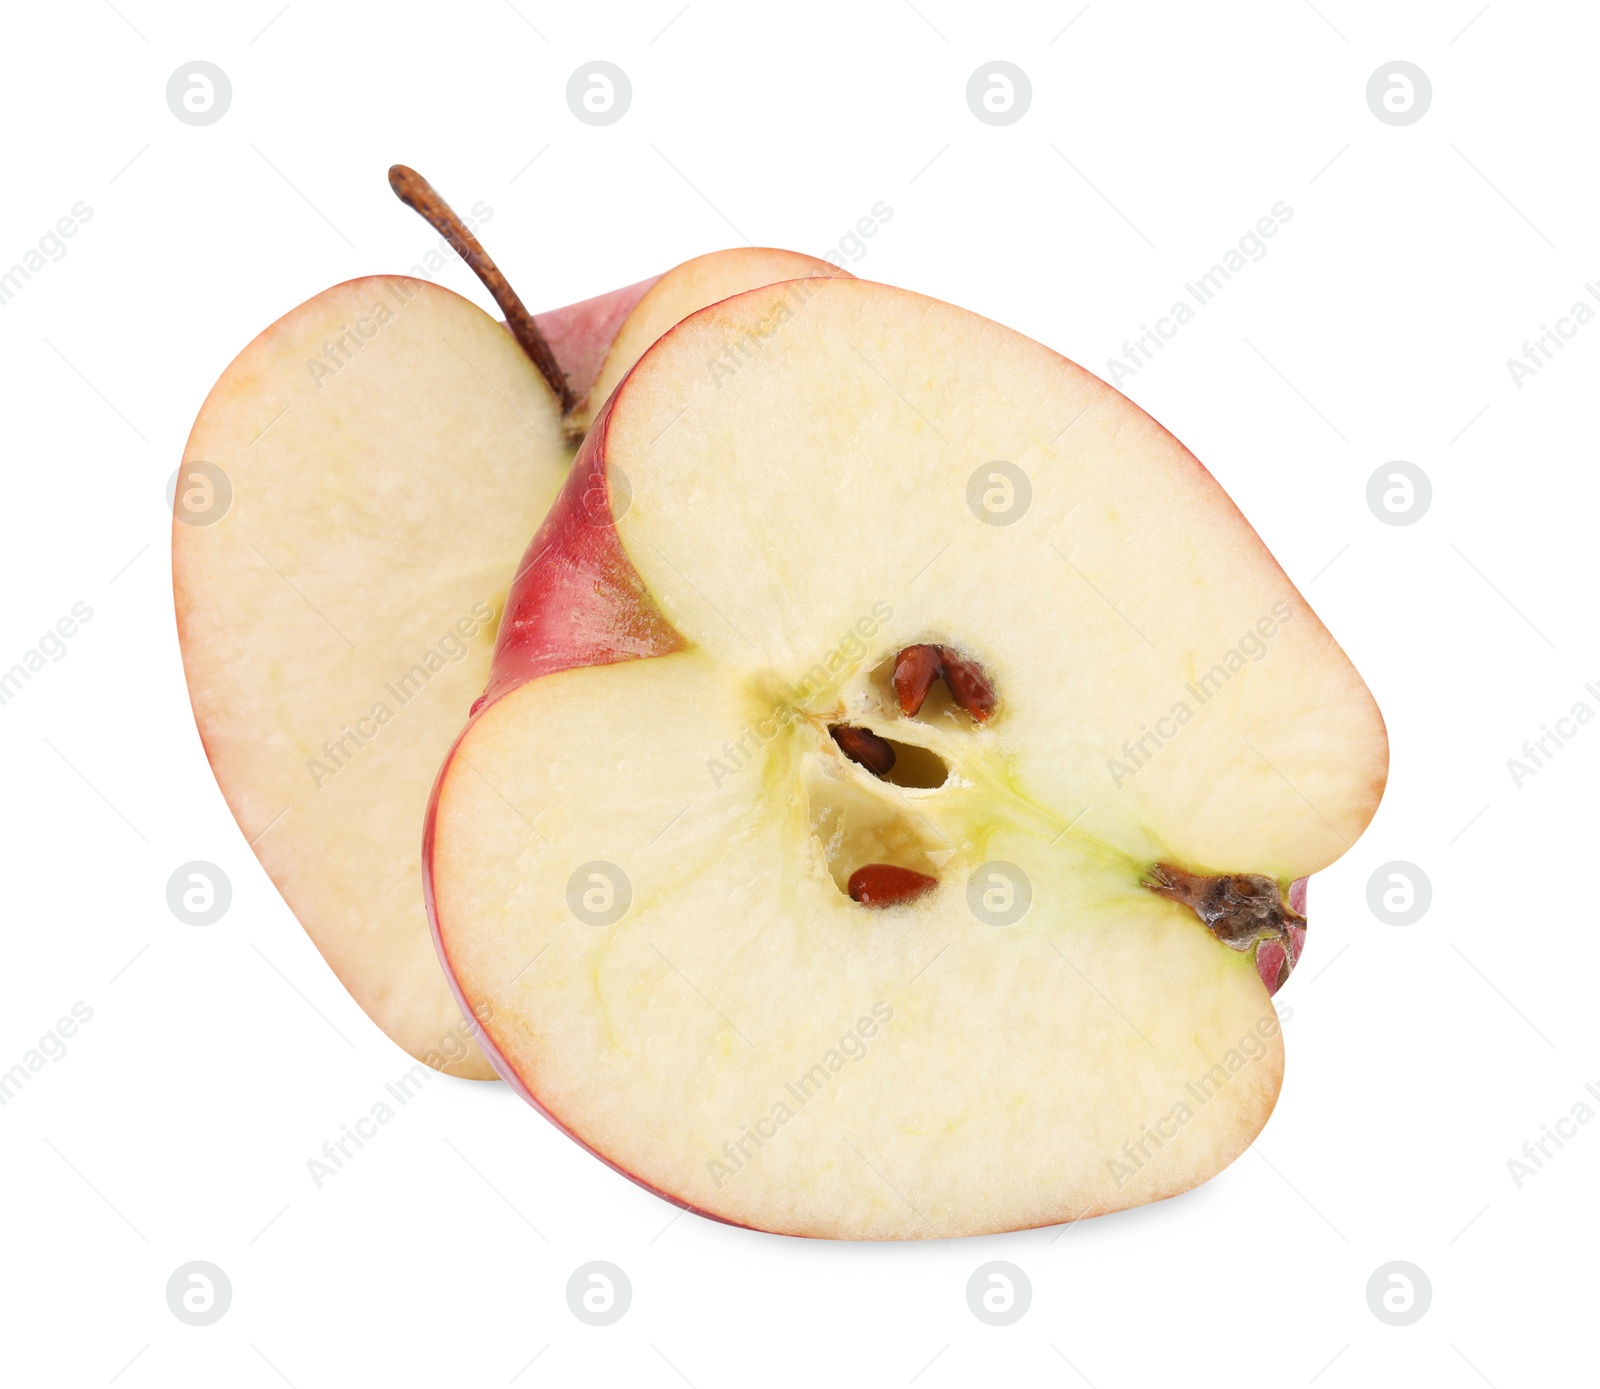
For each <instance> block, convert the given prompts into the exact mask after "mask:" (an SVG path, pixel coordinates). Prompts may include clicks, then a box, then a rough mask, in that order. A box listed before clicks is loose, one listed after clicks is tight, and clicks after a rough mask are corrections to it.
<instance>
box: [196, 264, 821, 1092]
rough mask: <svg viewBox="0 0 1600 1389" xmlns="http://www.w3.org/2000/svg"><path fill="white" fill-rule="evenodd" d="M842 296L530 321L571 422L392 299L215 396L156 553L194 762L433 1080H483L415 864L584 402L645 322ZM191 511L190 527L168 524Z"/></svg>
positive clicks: (496, 347)
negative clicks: (188, 707) (200, 752)
mask: <svg viewBox="0 0 1600 1389" xmlns="http://www.w3.org/2000/svg"><path fill="white" fill-rule="evenodd" d="M839 273H841V272H839V271H837V270H835V268H834V267H832V266H830V265H828V264H827V263H826V262H823V261H820V260H817V259H815V258H813V257H810V256H803V255H799V254H796V253H793V252H788V251H774V250H762V249H747V248H745V249H739V250H735V251H730V252H719V253H714V254H712V255H709V256H702V257H699V258H698V259H696V260H693V261H690V262H688V263H687V264H686V265H684V266H680V267H678V268H677V269H675V270H672V271H669V272H667V274H665V275H664V276H661V277H659V278H657V279H656V280H652V281H646V282H644V283H643V284H641V285H636V286H632V287H630V288H629V289H626V290H621V291H617V292H616V293H615V294H613V295H609V296H602V298H601V299H600V300H591V301H588V302H586V303H585V304H581V305H574V306H571V307H570V308H568V309H564V310H556V311H553V312H551V313H549V314H546V315H541V316H540V318H539V320H538V321H539V322H541V323H543V324H546V325H548V326H549V328H550V329H551V333H550V336H551V339H552V344H553V346H554V348H555V354H554V355H555V357H556V359H557V361H558V362H559V363H560V366H561V367H562V368H563V370H564V372H565V383H564V384H566V383H570V386H571V388H572V389H571V394H572V397H573V399H574V400H575V401H576V402H577V404H576V407H575V409H574V411H573V412H572V413H570V414H568V415H566V416H564V415H563V411H562V409H561V406H560V403H559V399H558V395H557V392H556V390H555V389H554V388H553V387H552V384H551V383H550V381H548V380H547V379H546V378H545V376H543V375H542V374H541V372H540V371H539V370H538V369H536V367H535V365H534V362H533V361H532V360H530V357H529V355H528V354H527V353H526V352H525V351H524V349H523V348H522V347H521V346H519V344H518V340H517V339H516V338H515V337H514V336H513V334H512V333H510V332H507V331H506V328H505V327H504V326H503V325H501V324H500V323H498V322H497V321H496V320H495V319H494V318H492V317H491V316H490V315H489V314H487V313H485V312H484V311H483V310H482V309H480V308H478V307H477V306H476V305H474V304H472V303H471V302H470V301H468V300H466V299H464V298H462V297H460V296H459V295H457V294H454V293H452V292H450V291H449V290H446V289H442V288H440V287H438V286H436V285H433V284H430V283H427V282H425V281H418V280H412V279H407V278H404V277H400V276H389V275H378V276H371V277H368V278H365V279H359V280H352V281H350V282H348V283H346V284H342V285H337V286H335V287H334V288H332V289H329V290H326V291H324V292H323V293H321V294H319V295H317V296H316V297H314V298H313V299H311V300H309V301H308V302H306V303H305V304H302V305H301V306H300V307H299V308H297V309H295V310H293V311H292V312H291V313H289V314H287V315H285V316H284V317H283V318H282V319H280V320H279V321H278V322H277V323H275V324H274V325H273V326H272V327H270V328H269V329H267V330H266V331H265V332H264V333H262V334H261V335H260V336H259V337H258V338H256V339H255V341H253V342H252V343H251V344H250V345H249V346H248V347H246V348H245V350H244V351H243V352H242V353H240V355H239V356H238V357H237V358H235V360H234V361H233V362H232V363H231V364H230V365H229V367H228V368H227V370H226V371H224V372H223V374H222V377H221V379H220V380H219V381H218V382H217V384H216V386H215V387H213V389H212V391H211V393H210V394H209V395H208V396H207V398H206V401H205V404H204V405H203V406H202V408H201V410H200V414H199V417H198V418H197V420H196V421H195V425H194V429H193V432H192V433H191V435H190V437H189V440H188V444H187V446H186V447H185V450H184V466H183V468H182V469H180V481H179V498H180V504H179V505H178V506H177V507H176V508H175V519H174V523H173V531H172V561H173V589H174V599H175V604H176V610H177V620H178V635H179V639H180V644H181V646H182V651H183V661H184V670H185V674H186V676H187V679H188V685H189V693H190V699H191V702H192V704H193V707H194V713H195V719H196V723H197V724H198V726H199V730H200V736H201V739H202V742H203V743H204V745H205V749H206V753H207V756H208V757H209V759H210V762H211V766H212V769H213V770H214V772H215V774H216V777H217V781H218V784H219V785H220V787H221V789H222V792H223V795H224V797H225V798H226V799H227V802H228V805H229V808H230V809H231V810H232V811H233V814H234V817H235V819H236V820H237V821H238V823H239V826H240V828H241V829H242V830H243V831H244V834H245V836H246V838H247V839H248V840H249V841H250V846H251V848H252V849H253V850H254V851H255V853H256V856H257V857H258V858H259V859H260V860H261V863H262V865H263V866H264V867H265V869H266V871H267V873H268V875H269V876H270V877H271V879H272V881H273V883H274V884H275V885H276V886H277V888H278V890H279V891H280V892H281V893H282V894H283V897H284V900H285V901H286V902H287V903H288V904H289V907H290V909H291V910H292V911H293V912H294V913H295V915H296V916H297V917H298V918H299V920H300V922H301V923H302V925H304V927H305V929H306V931H307V932H308V934H309V935H310V936H311V938H312V940H313V941H314V942H315V943H316V945H317V948H318V949H319V950H320V951H321V952H322V954H323V956H324V957H325V958H326V959H327V961H328V963H329V964H330V965H331V966H332V968H333V970H334V973H335V974H337V975H338V977H339V979H340V980H341V981H342V982H343V983H344V985H345V987H346V988H347V989H349V991H350V993H351V994H352V995H353V996H354V998H355V999H356V1001H357V1002H358V1003H359V1004H360V1005H361V1007H362V1008H363V1009H364V1010H365V1011H366V1012H367V1014H368V1015H369V1016H370V1017H371V1018H372V1019H373V1020H374V1021H375V1022H376V1023H377V1024H378V1026H379V1027H381V1028H382V1029H383V1031H384V1032H386V1033H387V1034H388V1035H389V1036H390V1037H391V1038H393V1039H394V1041H396V1042H397V1043H398V1044H399V1045H400V1046H402V1047H403V1048H405V1050H406V1051H408V1052H409V1053H410V1054H411V1055H413V1056H415V1057H417V1058H418V1059H420V1060H423V1061H426V1062H427V1063H428V1064H429V1065H432V1066H434V1067H436V1068H438V1069H440V1070H445V1071H449V1072H452V1073H454V1074H457V1075H463V1076H471V1077H476V1078H480V1079H487V1078H492V1077H493V1075H494V1072H493V1071H492V1070H491V1068H490V1067H489V1065H488V1064H487V1062H485V1061H484V1059H483V1057H482V1056H481V1054H480V1053H479V1052H478V1050H477V1048H476V1046H475V1045H474V1043H473V1042H472V1040H471V1033H472V1031H473V1029H472V1027H471V1026H470V1024H466V1023H464V1022H463V1020H462V1018H461V1015H460V1013H459V1011H458V1009H457V1007H456V1003H455V1000H454V998H453V997H452V996H451V993H450V990H449V989H448V987H447V986H446V984H445V981H444V979H443V978H442V976H441V975H440V972H439V966H438V962H437V959H436V957H435V954H434V951H433V946H432V943H431V941H430V938H429V934H428V923H427V917H426V914H425V912H424V910H423V905H422V889H421V883H420V863H419V844H420V840H421V833H422V821H423V814H424V811H425V808H426V806H427V802H428V792H429V788H430V787H431V785H432V782H433V777H434V773H435V771H436V770H437V768H438V764H439V759H440V758H441V757H442V756H443V754H444V753H445V751H446V750H447V749H448V748H449V746H450V744H451V741H452V740H453V738H454V736H455V734H456V732H457V731H458V730H459V728H460V726H461V722H462V720H463V719H464V718H465V716H466V713H467V710H468V709H469V707H470V705H471V703H472V700H473V698H474V697H475V696H476V695H477V694H478V693H479V691H480V690H481V689H482V688H483V685H484V681H485V679H486V676H487V674H488V671H489V664H490V654H491V651H492V648H493V642H494V638H495V633H496V629H497V627H498V624H499V622H500V618H501V615H502V613H503V611H504V607H505V597H506V590H507V587H508V585H509V583H510V581H511V579H512V578H513V577H514V575H515V570H516V563H517V557H518V555H519V554H520V553H521V552H522V549H523V547H524V546H525V544H526V542H527V537H528V535H529V533H530V532H531V531H532V530H533V529H534V528H535V527H537V526H538V524H539V523H540V521H541V520H542V519H543V517H544V514H545V511H546V509H547V508H548V506H549V504H550V501H551V499H552V498H553V497H554V496H555V494H556V492H557V489H558V488H559V487H560V485H561V483H562V480H563V479H564V478H565V476H566V474H567V470H568V467H569V465H570V462H571V459H572V456H573V453H574V450H575V448H576V443H575V439H574V433H575V429H581V427H582V426H581V422H579V423H578V424H577V425H575V424H574V416H576V415H577V414H579V413H581V409H582V396H583V395H586V394H590V393H592V389H593V383H594V381H595V380H596V379H597V378H599V377H601V376H602V375H603V374H605V373H612V374H614V375H617V376H620V374H621V370H622V369H623V368H624V367H625V366H626V365H631V364H632V362H633V360H634V359H635V358H636V357H637V355H638V354H639V352H641V351H643V349H644V347H646V346H648V342H646V341H644V340H643V339H644V337H645V336H646V335H649V334H652V333H655V334H659V332H661V331H664V330H665V329H666V328H668V327H670V326H671V321H668V320H666V319H664V317H663V314H664V312H678V311H680V310H681V311H682V312H687V311H689V309H692V308H699V307H701V306H702V305H703V304H706V303H709V302H711V301H712V300H713V299H715V298H720V297H724V296H726V295H729V294H733V293H736V292H739V291H741V290H745V289H749V288H751V287H752V286H754V285H758V284H762V283H766V282H768V281H770V280H775V279H790V278H793V277H795V276H797V275H833V274H839ZM519 307H520V306H519ZM651 340H653V338H652V339H651ZM619 354H622V356H621V359H619ZM200 462H205V463H209V464H211V465H213V468H214V469H217V470H220V475H221V477H220V480H219V479H218V477H217V475H216V474H215V473H208V472H207V471H206V470H204V469H200V470H198V471H197V470H196V468H195V465H196V464H197V463H200ZM219 488H220V489H222V490H223V492H224V493H225V494H226V493H231V496H225V497H224V498H223V499H219V498H218V496H217V489H219ZM191 492H200V493H201V494H202V498H201V500H202V502H203V503H204V504H203V505H200V506H198V508H197V509H194V510H186V509H185V507H184V505H182V500H183V499H184V498H185V497H186V496H188V495H189V494H190V493H191Z"/></svg>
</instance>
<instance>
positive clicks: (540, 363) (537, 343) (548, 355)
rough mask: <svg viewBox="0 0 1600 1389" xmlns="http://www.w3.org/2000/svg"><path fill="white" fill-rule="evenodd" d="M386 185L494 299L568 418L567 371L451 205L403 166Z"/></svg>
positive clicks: (572, 403)
mask: <svg viewBox="0 0 1600 1389" xmlns="http://www.w3.org/2000/svg"><path fill="white" fill-rule="evenodd" d="M389 187H391V188H392V189H394V193H395V196H396V197H397V198H399V199H400V201H401V202H403V203H404V204H405V205H406V206H407V207H409V208H414V209H415V210H416V211H417V212H418V213H420V214H421V215H422V217H423V218H424V219H425V220H426V221H427V222H428V223H429V224H430V225H431V226H432V227H433V228H434V230H435V231H437V232H439V233H440V235H442V236H443V237H444V239H445V240H446V241H448V242H449V243H450V244H451V245H452V246H453V247H455V251H456V254H457V255H458V256H460V257H461V259H462V260H464V261H466V263H467V266H468V268H469V269H470V270H471V271H472V273H473V274H474V275H476V276H477V277H478V278H479V279H480V280H482V281H483V287H484V288H485V289H487V290H488V291H489V293H490V294H492V295H493V296H494V302H495V303H497V304H498V305H499V306H500V312H501V313H503V314H504V315H505V316H506V326H507V327H508V328H510V329H511V335H512V337H514V338H516V340H517V342H518V343H519V344H520V345H521V347H522V350H523V351H524V352H526V353H527V354H528V359H529V360H530V361H531V362H532V363H533V364H534V366H536V367H538V369H539V375H540V376H542V377H544V379H545V380H546V381H548V382H549V383H550V389H551V390H552V391H554V392H555V395H556V399H557V400H558V401H559V402H560V404H561V413H562V414H563V415H570V414H571V413H572V411H573V410H574V409H575V408H576V406H577V404H578V401H577V397H576V396H574V395H573V393H572V387H571V386H569V385H568V384H567V375H566V373H565V372H564V371H562V370H561V367H560V365H559V364H558V363H557V362H556V357H555V353H553V352H552V351H551V350H550V344H549V343H547V342H546V341H545V340H544V334H543V333H541V332H540V331H539V325H538V324H537V323H535V322H534V321H533V315H532V314H531V313H529V312H528V310H527V309H526V308H525V307H524V306H523V303H522V300H520V299H519V298H517V292H516V290H514V289H512V288H511V286H510V284H508V283H507V281H506V277H505V276H504V275H502V274H501V273H500V268H499V266H497V265H496V264H495V263H494V261H492V260H491V259H490V258H489V253H488V252H487V251H485V250H484V249H483V247H482V246H480V245H479V244H478V238H477V237H475V236H474V235H473V234H472V233H471V232H470V231H468V230H467V228H466V225H465V224H464V223H463V222H462V220H461V219H460V218H459V217H457V216H456V214H455V212H454V211H453V210H452V209H451V207H450V204H449V203H447V202H445V200H444V199H443V198H441V197H440V196H439V194H438V193H437V192H436V191H434V187H433V185H432V184H431V183H429V182H428V180H427V179H425V178H423V176H422V175H421V174H419V173H418V172H417V171H416V170H415V169H408V168H407V167H406V166H405V165H404V164H395V165H392V166H391V167H390V169H389Z"/></svg>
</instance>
